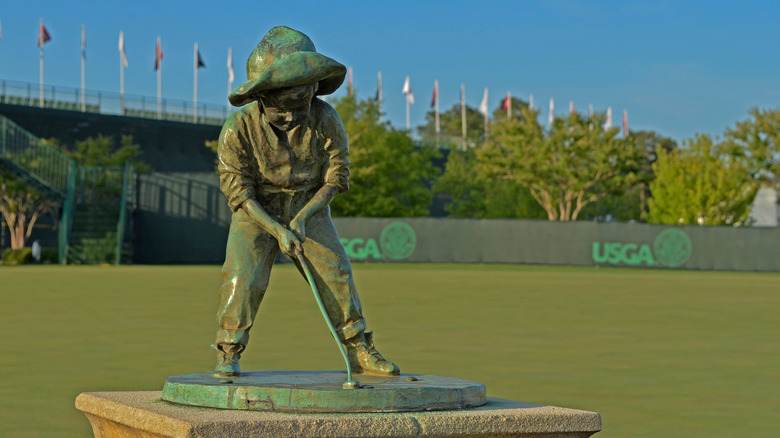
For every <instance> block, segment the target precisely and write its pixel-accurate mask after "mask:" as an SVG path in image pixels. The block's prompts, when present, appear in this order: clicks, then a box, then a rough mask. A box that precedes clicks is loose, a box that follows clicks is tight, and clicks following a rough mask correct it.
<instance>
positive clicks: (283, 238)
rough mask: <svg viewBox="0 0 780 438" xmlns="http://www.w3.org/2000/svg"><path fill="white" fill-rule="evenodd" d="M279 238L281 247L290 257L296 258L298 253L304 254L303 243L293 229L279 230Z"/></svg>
mask: <svg viewBox="0 0 780 438" xmlns="http://www.w3.org/2000/svg"><path fill="white" fill-rule="evenodd" d="M278 239H279V248H280V249H281V250H282V252H283V253H285V254H287V255H288V256H289V257H290V258H293V259H294V258H296V256H297V255H298V254H303V245H302V244H301V241H300V240H299V239H298V237H296V236H295V234H294V233H293V232H292V231H290V230H288V229H283V230H282V231H280V232H279V237H278Z"/></svg>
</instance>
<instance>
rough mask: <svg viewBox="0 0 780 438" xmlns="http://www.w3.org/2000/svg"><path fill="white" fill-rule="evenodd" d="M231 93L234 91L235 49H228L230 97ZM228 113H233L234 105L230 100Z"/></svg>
mask: <svg viewBox="0 0 780 438" xmlns="http://www.w3.org/2000/svg"><path fill="white" fill-rule="evenodd" d="M231 91H233V48H232V47H228V90H227V94H228V96H230V92H231ZM228 111H230V112H231V113H232V112H233V105H231V104H230V99H228Z"/></svg>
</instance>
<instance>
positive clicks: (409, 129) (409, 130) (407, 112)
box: [406, 94, 412, 134]
mask: <svg viewBox="0 0 780 438" xmlns="http://www.w3.org/2000/svg"><path fill="white" fill-rule="evenodd" d="M406 132H408V133H410V134H411V132H412V125H411V123H410V118H409V95H408V94H407V95H406Z"/></svg>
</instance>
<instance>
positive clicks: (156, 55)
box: [154, 37, 163, 70]
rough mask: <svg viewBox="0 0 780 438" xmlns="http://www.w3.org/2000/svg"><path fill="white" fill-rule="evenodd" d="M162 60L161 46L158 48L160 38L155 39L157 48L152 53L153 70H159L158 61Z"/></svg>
mask: <svg viewBox="0 0 780 438" xmlns="http://www.w3.org/2000/svg"><path fill="white" fill-rule="evenodd" d="M162 59H163V52H162V46H160V38H159V37H158V38H157V48H156V49H155V51H154V69H155V70H159V69H160V61H162Z"/></svg>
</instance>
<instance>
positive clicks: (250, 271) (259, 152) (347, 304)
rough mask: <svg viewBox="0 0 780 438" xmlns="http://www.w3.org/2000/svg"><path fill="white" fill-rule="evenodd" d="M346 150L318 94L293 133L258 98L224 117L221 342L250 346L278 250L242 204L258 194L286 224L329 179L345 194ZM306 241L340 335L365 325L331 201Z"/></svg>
mask: <svg viewBox="0 0 780 438" xmlns="http://www.w3.org/2000/svg"><path fill="white" fill-rule="evenodd" d="M287 134H289V138H288V135H287ZM348 153H349V151H348V145H347V135H346V131H345V130H344V125H343V124H342V122H341V118H340V117H339V115H338V113H337V112H336V110H334V109H333V108H332V107H331V106H330V105H328V104H327V103H325V102H323V101H321V100H320V99H317V98H315V99H314V100H313V101H312V105H311V111H310V113H309V117H308V120H306V121H304V122H303V123H302V124H301V125H299V126H298V127H296V128H295V129H293V130H291V131H290V132H289V133H284V132H282V131H279V130H277V129H276V128H274V127H273V126H272V125H270V124H269V122H268V119H267V118H266V116H265V115H264V113H263V112H262V111H261V109H260V107H259V106H258V103H257V102H255V103H251V104H249V105H246V106H244V107H242V108H241V109H240V110H239V111H237V112H236V113H235V114H233V115H232V116H231V117H230V118H229V119H228V120H227V121H226V122H225V125H224V127H223V128H222V133H221V135H220V139H219V174H220V186H221V189H222V192H223V193H224V194H225V196H227V198H228V203H229V204H230V208H231V209H232V210H233V212H234V213H233V217H232V220H231V225H230V233H229V235H228V244H227V251H226V256H225V264H224V265H223V267H222V271H223V277H224V281H223V284H222V287H221V288H220V306H219V309H218V311H217V319H218V321H219V327H220V328H219V330H218V331H217V344H220V343H225V344H241V345H246V343H247V341H248V337H249V330H250V328H251V327H252V323H253V321H254V317H255V312H256V311H257V308H258V305H259V304H260V301H261V300H262V296H263V294H264V293H265V290H266V288H267V287H268V279H269V275H270V272H271V265H272V264H273V261H274V259H275V257H276V254H277V252H278V250H279V244H278V242H277V241H276V239H275V238H274V237H273V236H271V235H270V234H268V233H267V232H265V231H264V230H262V229H261V227H260V226H259V225H258V224H256V223H254V221H252V220H251V219H250V218H249V217H248V216H247V215H246V213H245V212H244V210H243V209H242V208H241V204H242V203H243V202H244V201H246V200H247V199H256V200H257V201H258V203H259V204H260V205H261V206H262V207H263V209H265V211H266V212H267V213H268V214H269V215H270V216H271V217H273V218H274V219H275V220H277V221H278V222H279V223H281V224H283V225H287V224H289V222H290V220H291V219H292V218H293V217H295V214H296V213H298V211H299V210H300V209H301V208H303V206H304V205H306V203H307V202H308V201H309V200H310V199H311V198H312V197H313V196H314V194H315V193H316V192H317V191H318V190H319V189H320V188H321V187H323V186H324V185H326V184H329V185H333V186H335V187H336V188H337V189H338V191H340V192H343V191H346V190H347V189H348V188H349V158H348ZM302 245H303V249H304V255H305V257H306V260H307V261H308V263H310V265H311V269H312V272H314V273H316V275H315V282H316V283H317V288H318V290H319V292H320V295H321V297H322V299H323V302H324V304H325V307H326V309H327V311H328V315H329V317H330V318H331V321H332V322H333V325H334V327H335V328H336V332H337V333H338V336H339V338H340V339H341V340H342V341H343V340H345V339H350V338H352V337H354V336H357V335H358V334H360V333H362V332H363V331H365V330H366V322H365V319H363V315H362V309H361V305H360V298H359V297H358V294H357V289H356V288H355V282H354V280H353V279H352V268H351V265H350V262H349V258H348V257H347V254H346V252H345V251H344V247H343V246H342V245H341V242H340V239H339V237H338V234H337V232H336V229H335V227H334V226H333V222H332V220H331V218H330V209H329V208H328V207H325V208H323V209H322V210H320V211H319V212H317V213H315V214H314V215H313V216H312V217H311V218H309V221H308V222H307V223H306V239H305V240H304V241H303V243H302Z"/></svg>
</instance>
